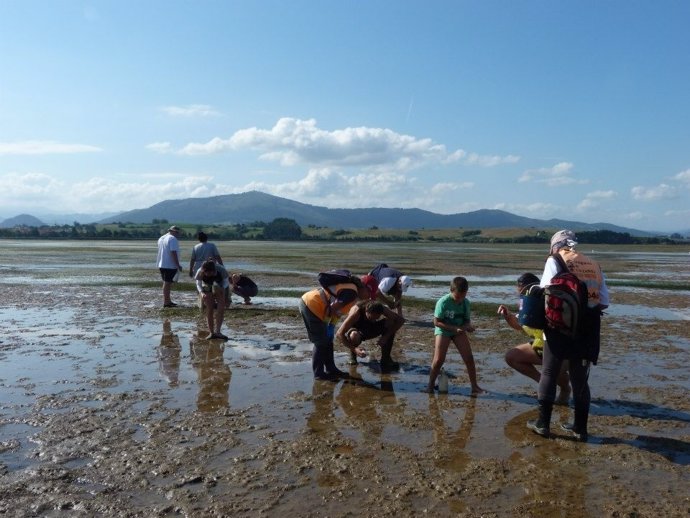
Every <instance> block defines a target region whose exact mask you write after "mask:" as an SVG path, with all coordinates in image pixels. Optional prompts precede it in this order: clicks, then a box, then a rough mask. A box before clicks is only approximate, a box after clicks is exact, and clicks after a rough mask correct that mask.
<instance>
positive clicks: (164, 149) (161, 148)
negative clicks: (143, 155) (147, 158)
mask: <svg viewBox="0 0 690 518" xmlns="http://www.w3.org/2000/svg"><path fill="white" fill-rule="evenodd" d="M146 149H149V150H151V151H153V152H154V153H160V154H165V153H172V151H173V149H172V146H171V145H170V142H152V143H151V144H147V145H146Z"/></svg>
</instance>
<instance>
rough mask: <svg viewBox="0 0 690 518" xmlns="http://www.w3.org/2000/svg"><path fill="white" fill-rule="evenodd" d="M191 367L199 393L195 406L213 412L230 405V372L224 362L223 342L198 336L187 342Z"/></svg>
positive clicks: (203, 410) (202, 410)
mask: <svg viewBox="0 0 690 518" xmlns="http://www.w3.org/2000/svg"><path fill="white" fill-rule="evenodd" d="M189 348H190V357H191V361H192V367H194V370H195V371H196V373H197V377H198V381H199V394H198V395H197V400H196V406H197V409H198V410H199V411H200V412H215V411H216V410H218V409H221V408H227V407H228V406H229V405H230V394H229V392H230V378H231V377H232V372H231V371H230V367H229V366H228V365H227V364H226V363H225V359H224V358H223V352H224V351H225V344H224V343H223V342H222V341H220V340H202V339H200V338H199V337H198V336H194V337H192V339H191V340H190V342H189Z"/></svg>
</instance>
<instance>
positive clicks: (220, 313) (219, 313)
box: [213, 288, 225, 334]
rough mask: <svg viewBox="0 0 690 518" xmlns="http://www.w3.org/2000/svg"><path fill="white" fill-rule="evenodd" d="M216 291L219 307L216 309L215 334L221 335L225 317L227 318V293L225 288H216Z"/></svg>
mask: <svg viewBox="0 0 690 518" xmlns="http://www.w3.org/2000/svg"><path fill="white" fill-rule="evenodd" d="M214 290H215V291H214V293H215V296H216V297H215V298H216V301H217V305H218V307H217V308H216V326H215V328H213V332H214V333H216V334H221V333H220V328H221V326H222V325H223V317H224V316H225V291H224V290H223V288H214Z"/></svg>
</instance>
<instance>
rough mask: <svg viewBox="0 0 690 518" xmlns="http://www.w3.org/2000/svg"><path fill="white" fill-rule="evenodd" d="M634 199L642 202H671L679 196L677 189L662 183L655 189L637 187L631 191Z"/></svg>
mask: <svg viewBox="0 0 690 518" xmlns="http://www.w3.org/2000/svg"><path fill="white" fill-rule="evenodd" d="M630 193H631V194H632V197H633V198H634V199H636V200H641V201H658V200H671V199H673V198H676V197H677V196H678V192H677V190H676V188H675V187H672V186H670V185H668V184H665V183H662V184H659V185H657V186H655V187H642V186H636V187H633V188H632V189H630Z"/></svg>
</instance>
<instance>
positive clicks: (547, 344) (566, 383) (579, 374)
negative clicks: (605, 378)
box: [498, 230, 609, 441]
mask: <svg viewBox="0 0 690 518" xmlns="http://www.w3.org/2000/svg"><path fill="white" fill-rule="evenodd" d="M575 245H577V238H576V236H575V233H574V232H572V231H571V230H560V231H558V232H556V233H555V234H554V235H553V236H552V237H551V243H550V249H549V256H548V258H547V259H546V263H545V264H544V271H543V273H542V276H541V280H539V279H538V278H537V277H536V276H535V275H533V274H530V273H525V274H523V275H521V276H520V277H519V278H518V283H517V289H518V292H519V293H520V301H521V304H520V308H519V311H518V314H517V315H515V314H512V313H510V311H509V310H508V309H507V308H506V307H505V306H504V305H501V306H499V308H498V313H499V315H502V316H503V317H504V318H505V320H506V322H507V323H508V325H510V326H511V327H513V328H514V329H516V330H523V331H524V332H525V333H526V334H527V335H528V336H529V337H530V338H531V340H530V342H529V343H525V344H521V345H518V346H517V347H514V348H513V349H511V350H510V351H508V352H507V353H506V362H507V363H508V365H510V366H511V367H513V368H514V369H516V370H517V371H519V372H521V373H522V374H524V375H525V376H527V377H529V378H531V379H533V380H535V381H536V382H537V383H539V388H538V391H537V403H538V408H539V416H538V418H537V419H536V420H533V421H528V422H527V427H528V428H529V429H530V430H532V431H533V432H534V433H536V434H538V435H541V436H543V437H549V435H550V433H551V430H550V426H551V413H552V409H553V406H554V404H557V403H560V404H567V403H568V399H569V396H570V393H571V389H570V386H572V396H573V403H574V407H575V409H574V410H575V412H574V414H575V416H574V421H573V422H572V423H567V424H562V425H561V428H563V429H564V430H565V431H567V432H569V433H571V434H572V435H573V437H574V438H575V439H576V440H579V441H587V438H588V429H587V423H588V420H589V407H590V401H591V396H590V390H589V382H588V380H589V371H590V366H591V365H592V364H594V365H596V363H597V360H598V358H599V348H600V339H601V336H600V331H601V316H602V313H603V311H604V310H605V309H606V308H607V307H608V306H609V291H608V287H607V285H606V280H605V278H604V275H603V273H602V271H601V267H600V266H599V264H597V263H596V262H595V261H594V260H593V259H591V258H590V257H587V256H586V255H585V254H582V253H580V252H578V251H576V250H575ZM564 272H570V273H573V274H575V276H576V277H577V278H578V279H579V280H580V281H581V282H583V283H584V284H585V285H586V291H587V297H586V299H587V301H586V307H585V308H584V314H583V315H581V317H580V318H581V321H580V324H579V326H578V328H577V332H576V334H575V335H574V336H569V335H567V334H564V333H562V332H561V331H559V330H558V329H554V328H551V327H549V326H547V325H544V326H543V329H538V328H535V327H533V322H532V321H530V318H529V316H530V315H531V314H532V311H533V308H531V307H530V304H531V303H533V301H534V300H537V301H538V300H539V299H538V298H530V297H529V294H530V292H531V291H532V290H534V289H539V288H546V287H548V286H549V285H550V284H551V283H552V281H553V280H554V278H555V277H556V276H557V275H558V274H561V273H564ZM542 310H543V308H542ZM530 324H532V325H530ZM535 365H541V366H542V370H541V373H540V372H539V371H538V370H537V369H536V367H535ZM557 387H560V394H559V396H558V399H557V398H556V392H557Z"/></svg>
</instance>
